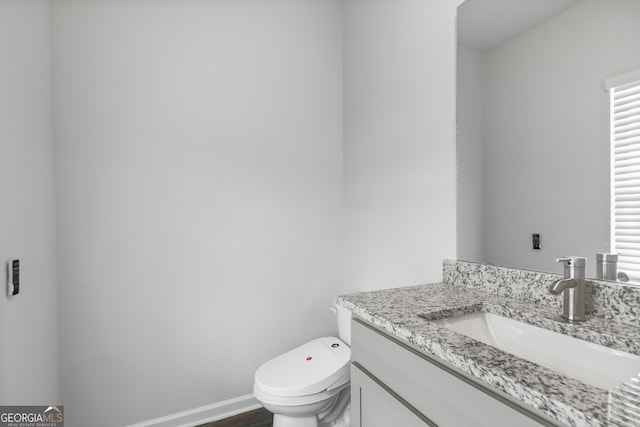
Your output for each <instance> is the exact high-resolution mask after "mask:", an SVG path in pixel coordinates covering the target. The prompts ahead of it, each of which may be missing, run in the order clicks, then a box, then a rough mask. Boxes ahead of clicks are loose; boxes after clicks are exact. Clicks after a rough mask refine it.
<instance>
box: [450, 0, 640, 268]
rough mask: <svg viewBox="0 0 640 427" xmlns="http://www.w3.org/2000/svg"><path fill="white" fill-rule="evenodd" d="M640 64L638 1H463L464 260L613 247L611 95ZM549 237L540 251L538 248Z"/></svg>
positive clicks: (523, 264) (536, 262) (502, 261)
mask: <svg viewBox="0 0 640 427" xmlns="http://www.w3.org/2000/svg"><path fill="white" fill-rule="evenodd" d="M638 67H640V0H467V1H466V2H465V3H463V4H462V5H461V6H460V7H459V8H458V90H457V92H458V95H457V97H458V99H457V105H458V107H457V109H458V112H457V116H458V119H457V125H458V148H457V151H458V152H457V156H458V230H457V232H458V237H457V239H458V245H457V247H458V254H457V257H458V259H461V260H469V261H477V262H485V263H491V264H496V265H502V266H507V267H515V268H522V269H531V270H539V271H548V272H554V273H562V267H561V265H560V264H558V263H556V262H555V259H556V258H558V257H561V256H566V255H574V256H584V257H586V258H587V260H588V268H587V275H588V276H589V277H595V265H596V258H595V254H596V253H597V252H609V251H610V244H609V218H610V199H609V198H610V193H609V162H610V160H609V157H610V156H609V94H608V92H607V91H606V90H605V89H604V80H605V79H606V78H608V77H610V76H613V75H616V74H619V73H621V72H624V71H627V70H630V69H633V68H638ZM533 235H539V241H540V249H533V240H534V237H533Z"/></svg>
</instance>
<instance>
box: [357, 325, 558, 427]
mask: <svg viewBox="0 0 640 427" xmlns="http://www.w3.org/2000/svg"><path fill="white" fill-rule="evenodd" d="M351 360H352V362H353V364H355V365H356V366H358V367H359V368H360V369H361V370H362V371H364V372H368V373H370V374H371V377H372V378H375V379H376V380H378V381H379V382H380V383H382V384H383V385H384V387H385V388H387V389H389V390H392V391H393V393H395V394H396V395H397V396H399V397H400V398H401V399H403V400H404V401H406V402H407V403H408V405H409V406H411V407H412V408H415V409H416V410H417V411H418V413H420V414H423V415H424V416H425V417H428V419H429V420H431V421H432V422H434V423H435V424H437V425H438V426H440V427H460V426H473V427H512V426H518V427H540V425H546V426H557V425H560V423H558V422H557V421H554V420H551V419H549V418H548V417H546V416H545V415H543V414H541V413H537V412H534V410H533V408H531V409H529V408H522V404H521V403H520V402H517V401H513V400H512V399H510V398H509V397H507V396H505V395H502V394H501V393H499V392H498V391H497V390H493V389H490V388H489V387H488V386H485V385H478V384H477V381H478V380H474V379H472V378H470V377H469V376H468V375H466V374H463V373H462V372H459V371H458V370H456V369H455V368H453V367H451V366H447V365H445V364H444V363H441V362H438V361H437V360H435V359H434V358H431V357H429V356H427V355H425V354H424V353H422V352H419V351H417V350H414V349H411V348H410V347H409V346H408V345H406V344H403V343H401V342H400V341H399V340H395V339H393V337H391V336H389V335H387V334H385V333H384V332H382V331H380V330H379V329H377V328H375V327H373V326H371V325H367V324H365V323H364V322H361V321H359V320H357V319H354V320H353V321H352V326H351ZM352 396H353V394H352ZM355 425H356V426H358V424H355ZM390 425H394V424H390ZM395 425H397V426H400V425H401V424H395ZM362 426H363V427H369V425H367V424H362Z"/></svg>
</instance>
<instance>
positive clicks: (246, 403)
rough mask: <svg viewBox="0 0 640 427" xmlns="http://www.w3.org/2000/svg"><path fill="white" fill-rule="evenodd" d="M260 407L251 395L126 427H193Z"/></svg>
mask: <svg viewBox="0 0 640 427" xmlns="http://www.w3.org/2000/svg"><path fill="white" fill-rule="evenodd" d="M260 407H261V405H260V404H259V403H258V401H257V400H256V399H255V397H253V394H247V395H244V396H240V397H236V398H234V399H229V400H225V401H223V402H217V403H213V404H211V405H206V406H201V407H199V408H193V409H189V410H186V411H182V412H176V413H175V414H171V415H166V416H164V417H159V418H154V419H153V420H149V421H143V422H141V423H138V424H132V425H130V426H128V427H194V426H198V425H201V424H206V423H210V422H213V421H218V420H223V419H225V418H229V417H233V416H234V415H238V414H242V413H243V412H249V411H253V410H254V409H258V408H260Z"/></svg>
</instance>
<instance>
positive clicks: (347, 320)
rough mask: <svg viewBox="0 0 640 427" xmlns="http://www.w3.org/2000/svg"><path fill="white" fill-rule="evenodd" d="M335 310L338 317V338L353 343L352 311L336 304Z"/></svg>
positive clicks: (349, 343)
mask: <svg viewBox="0 0 640 427" xmlns="http://www.w3.org/2000/svg"><path fill="white" fill-rule="evenodd" d="M333 312H334V313H335V314H336V317H337V319H338V338H340V339H341V340H342V341H344V342H345V343H346V344H348V345H349V346H350V345H351V311H349V310H347V309H346V308H344V307H340V306H339V305H336V306H335V308H333Z"/></svg>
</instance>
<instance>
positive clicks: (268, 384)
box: [254, 337, 351, 403]
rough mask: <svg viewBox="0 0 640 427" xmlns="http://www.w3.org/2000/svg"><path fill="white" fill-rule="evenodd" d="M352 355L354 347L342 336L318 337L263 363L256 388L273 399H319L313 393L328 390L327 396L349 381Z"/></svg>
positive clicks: (256, 375) (256, 377)
mask: <svg viewBox="0 0 640 427" xmlns="http://www.w3.org/2000/svg"><path fill="white" fill-rule="evenodd" d="M350 358H351V349H350V348H349V346H347V345H346V344H345V343H344V342H342V341H341V340H340V339H338V338H334V337H324V338H318V339H315V340H313V341H310V342H308V343H306V344H303V345H301V346H300V347H297V348H295V349H293V350H291V351H289V352H287V353H284V354H282V355H280V356H278V357H276V358H275V359H272V360H270V361H268V362H266V363H264V364H263V365H262V366H260V367H259V368H258V370H257V371H256V374H255V382H254V391H257V392H258V393H259V394H263V395H264V398H266V399H268V400H270V401H274V400H278V401H285V402H288V401H291V399H278V398H279V397H280V398H283V397H284V398H291V397H302V396H309V397H310V398H311V399H312V400H314V399H316V398H318V399H320V396H313V397H311V396H310V395H315V394H318V393H320V394H325V393H323V392H326V393H327V396H328V395H329V394H330V393H331V394H333V393H332V390H335V389H341V388H344V387H343V386H344V385H346V384H348V382H349V362H350ZM327 396H324V398H326V397H327ZM296 400H298V399H296ZM316 401H317V400H316ZM273 403H276V402H273Z"/></svg>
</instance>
